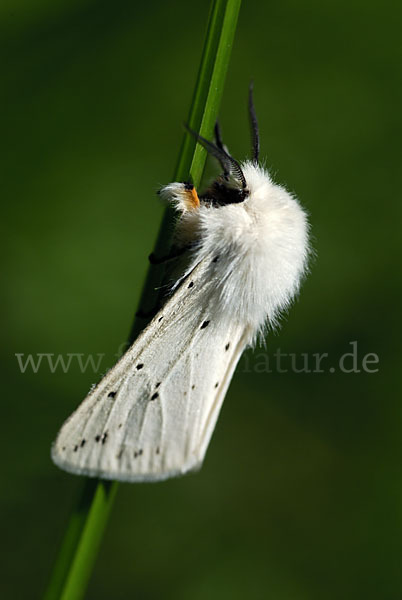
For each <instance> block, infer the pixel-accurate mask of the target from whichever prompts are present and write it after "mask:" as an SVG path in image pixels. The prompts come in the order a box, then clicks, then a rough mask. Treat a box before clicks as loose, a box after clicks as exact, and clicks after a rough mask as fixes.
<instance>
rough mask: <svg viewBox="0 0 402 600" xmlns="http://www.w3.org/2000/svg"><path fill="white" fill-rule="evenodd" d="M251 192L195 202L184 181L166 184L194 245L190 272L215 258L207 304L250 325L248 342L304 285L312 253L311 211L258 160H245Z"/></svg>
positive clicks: (184, 239) (182, 242)
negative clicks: (233, 199) (238, 198)
mask: <svg viewBox="0 0 402 600" xmlns="http://www.w3.org/2000/svg"><path fill="white" fill-rule="evenodd" d="M241 169H242V171H243V173H244V176H245V179H246V182H247V189H248V192H249V193H248V196H247V197H246V198H245V200H244V201H243V202H239V203H233V204H226V205H224V206H218V207H216V206H213V205H211V204H210V203H209V202H208V200H207V199H205V198H204V199H203V200H201V203H200V205H199V206H198V207H197V208H194V207H189V205H188V202H186V201H185V198H184V196H185V192H184V185H183V184H180V183H173V184H170V185H168V186H166V187H165V188H163V189H162V191H161V194H162V197H164V198H166V199H168V200H170V201H171V202H172V203H173V204H174V206H175V208H176V209H177V210H178V212H179V214H180V216H179V220H178V224H177V230H176V243H177V244H178V245H179V246H186V245H188V244H189V243H190V244H191V245H192V248H193V249H192V260H191V265H190V268H189V270H188V271H187V272H189V271H190V270H191V269H192V268H194V267H195V265H196V264H198V263H199V262H200V261H203V260H205V261H209V268H208V271H207V274H208V275H207V276H208V278H210V280H213V281H214V285H213V286H206V288H207V289H208V290H209V291H208V297H207V298H205V302H206V303H208V304H209V305H210V306H213V307H214V312H215V313H216V316H217V318H221V319H229V320H235V321H237V322H239V323H241V324H243V325H244V326H245V327H247V328H249V329H250V332H251V333H250V341H251V340H253V339H255V337H256V335H257V334H259V333H262V332H263V331H264V328H265V326H266V325H275V324H276V323H277V320H278V317H279V315H280V314H281V312H282V311H284V310H286V309H287V308H288V306H289V304H290V302H291V301H292V299H293V298H294V296H295V294H296V293H297V292H298V290H299V286H300V281H301V279H302V276H303V274H304V273H305V271H306V268H307V258H308V254H309V245H308V223H307V217H306V213H305V212H304V210H303V209H302V207H301V206H300V204H299V202H298V201H297V199H296V198H295V197H294V196H292V195H291V194H290V193H289V192H287V191H286V190H285V189H284V188H283V187H281V186H280V185H277V184H275V183H274V182H273V181H272V179H271V178H270V176H269V174H268V172H267V171H266V170H265V169H263V168H262V167H260V166H257V165H255V164H254V163H252V162H244V163H242V164H241Z"/></svg>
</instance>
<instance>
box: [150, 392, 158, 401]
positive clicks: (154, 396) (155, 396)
mask: <svg viewBox="0 0 402 600" xmlns="http://www.w3.org/2000/svg"><path fill="white" fill-rule="evenodd" d="M158 397H159V394H158V392H155V393H154V394H152V396H151V400H156V399H157V398H158Z"/></svg>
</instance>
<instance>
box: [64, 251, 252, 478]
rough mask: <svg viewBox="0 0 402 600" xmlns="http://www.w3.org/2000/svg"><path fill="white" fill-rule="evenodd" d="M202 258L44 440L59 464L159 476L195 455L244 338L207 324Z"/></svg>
mask: <svg viewBox="0 0 402 600" xmlns="http://www.w3.org/2000/svg"><path fill="white" fill-rule="evenodd" d="M209 265H210V261H209V260H207V259H204V260H203V261H201V263H199V265H197V267H196V268H195V269H194V270H193V271H192V273H190V275H189V276H188V277H187V278H186V279H185V280H184V281H183V282H182V284H181V285H180V287H178V289H177V290H176V291H175V293H174V294H173V296H172V297H171V298H170V299H169V300H168V301H167V303H166V304H165V305H164V307H163V308H162V310H161V311H160V312H159V313H158V314H157V315H156V316H155V317H154V319H153V320H152V321H151V323H150V324H149V325H148V327H147V328H146V329H145V330H144V331H143V332H142V333H141V334H140V336H139V337H138V338H137V340H136V341H135V342H134V343H133V345H132V346H131V347H130V348H129V349H128V351H127V352H126V353H125V354H124V356H123V357H122V358H121V359H120V360H119V362H118V363H117V364H116V365H115V366H114V367H113V369H111V370H110V371H109V372H108V373H107V374H106V376H105V377H104V378H103V379H102V380H101V381H100V383H99V384H98V385H97V387H96V388H95V389H94V390H93V391H92V392H91V393H90V394H89V395H88V396H87V398H86V399H85V400H84V401H83V402H82V404H81V405H80V406H79V407H78V408H77V410H76V411H75V412H74V413H73V414H72V415H71V417H70V418H69V419H68V420H67V421H66V422H65V423H64V425H63V426H62V428H61V430H60V432H59V435H58V437H57V439H56V441H55V443H54V445H53V447H52V458H53V460H54V462H55V463H56V464H57V465H58V466H59V467H61V468H62V469H65V470H67V471H70V472H73V473H78V474H84V475H89V476H94V477H101V478H105V479H117V480H121V481H151V480H155V481H156V480H161V479H166V478H168V477H172V476H175V475H180V474H183V473H185V472H187V471H189V470H192V469H195V468H197V467H199V466H200V465H201V463H202V461H203V458H204V455H205V452H206V449H207V447H208V444H209V440H210V438H211V435H212V432H213V430H214V427H215V423H216V420H217V418H218V415H219V411H220V408H221V405H222V402H223V399H224V396H225V393H226V390H227V388H228V386H229V383H230V380H231V377H232V374H233V371H234V369H235V367H236V364H237V362H238V360H239V358H240V356H241V353H242V351H243V349H244V347H245V345H246V344H247V342H248V339H249V332H248V331H247V330H246V328H245V327H244V326H242V325H240V324H234V323H230V322H229V323H228V322H226V323H224V322H222V321H218V320H217V321H216V322H215V321H214V310H213V308H214V307H213V306H211V302H210V301H209V299H210V298H211V297H212V292H213V286H215V285H216V282H214V280H213V278H211V277H209V276H208V277H206V276H205V275H206V272H207V270H208V267H209Z"/></svg>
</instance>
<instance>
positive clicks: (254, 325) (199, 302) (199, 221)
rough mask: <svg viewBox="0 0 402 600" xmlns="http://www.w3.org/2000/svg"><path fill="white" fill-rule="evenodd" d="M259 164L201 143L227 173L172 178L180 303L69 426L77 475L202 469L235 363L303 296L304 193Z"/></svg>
mask: <svg viewBox="0 0 402 600" xmlns="http://www.w3.org/2000/svg"><path fill="white" fill-rule="evenodd" d="M250 116H251V122H252V137H253V159H252V161H246V162H244V163H241V164H239V163H238V162H237V161H235V160H234V159H233V158H232V157H231V156H230V154H229V153H228V151H227V149H226V147H225V146H224V145H223V144H222V141H221V138H220V133H219V129H218V127H216V128H215V134H216V144H213V143H211V142H208V141H207V140H205V139H204V138H201V137H200V136H196V137H197V138H198V141H199V142H200V143H201V144H203V145H204V146H205V147H206V148H207V150H208V151H209V152H211V153H212V154H213V155H215V156H216V157H217V158H218V160H219V161H220V163H221V165H222V167H223V175H222V176H221V177H219V178H218V179H217V180H216V181H215V182H214V183H213V184H212V186H211V187H210V188H209V190H208V191H207V192H206V193H205V194H204V195H203V196H200V197H198V195H197V192H196V190H195V189H194V187H193V186H192V185H189V184H183V183H171V184H170V185H167V186H166V187H164V188H163V189H162V190H161V196H162V198H163V199H165V200H167V201H168V202H172V203H173V204H174V206H175V208H176V210H177V212H178V223H177V230H176V240H175V243H176V246H177V247H178V248H187V249H188V248H190V249H189V250H188V252H187V255H188V256H189V262H187V266H186V268H185V270H184V272H182V274H181V277H179V279H178V281H177V282H176V283H175V284H174V286H173V288H172V293H171V295H170V298H169V299H168V300H167V301H166V303H165V304H164V305H163V307H162V308H161V310H160V311H159V312H158V314H157V315H156V316H155V317H154V318H153V320H152V321H151V323H150V324H149V325H148V326H147V327H146V329H145V330H144V331H143V332H142V333H141V334H140V336H139V337H138V338H137V340H136V341H135V342H134V343H133V344H132V346H131V347H130V348H129V349H128V350H127V352H126V353H125V354H124V356H123V357H122V358H121V359H120V360H119V362H118V363H117V364H116V365H115V367H114V368H113V369H111V370H110V371H109V372H108V373H107V375H106V376H105V377H104V378H103V379H102V380H101V382H100V383H99V384H98V385H97V386H96V388H95V389H94V390H92V391H91V392H90V393H89V395H88V396H87V398H86V399H85V400H84V401H83V402H82V404H81V405H80V406H79V407H78V408H77V410H76V411H75V412H74V413H73V414H72V415H71V416H70V418H69V419H68V420H67V421H66V422H65V423H64V425H63V427H62V428H61V431H60V432H59V435H58V437H57V439H56V441H55V443H54V445H53V447H52V458H53V460H54V462H55V463H56V464H57V465H58V466H59V467H61V468H62V469H65V470H66V471H69V472H71V473H78V474H83V475H89V476H93V477H101V478H105V479H117V480H121V481H156V480H162V479H166V478H168V477H173V476H176V475H182V474H184V473H186V472H187V471H190V470H194V469H197V468H199V467H200V466H201V464H202V461H203V459H204V456H205V452H206V450H207V447H208V444H209V441H210V438H211V435H212V433H213V430H214V427H215V423H216V420H217V418H218V415H219V411H220V408H221V406H222V402H223V399H224V397H225V394H226V391H227V388H228V386H229V384H230V380H231V378H232V375H233V372H234V370H235V368H236V364H237V362H238V360H239V358H240V356H241V354H242V352H243V350H244V349H245V347H246V346H248V345H250V344H253V343H254V342H255V340H256V338H257V337H258V335H259V334H262V333H263V332H264V330H265V329H266V326H267V325H269V324H275V323H276V322H277V319H278V316H279V315H280V313H281V312H282V311H283V310H285V309H287V307H288V306H289V303H290V302H291V300H292V298H293V297H294V295H295V294H296V293H297V291H298V289H299V285H300V281H301V278H302V276H303V274H304V273H305V270H306V263H307V257H308V253H309V250H308V224H307V219H306V214H305V212H304V211H303V209H302V208H301V207H300V204H299V203H298V201H297V200H296V198H295V197H294V196H292V195H291V194H289V193H288V192H287V191H286V190H285V189H284V188H283V187H281V186H279V185H277V184H275V183H274V182H273V181H272V179H271V177H270V175H269V174H268V172H267V171H266V170H265V169H264V168H263V167H262V166H260V164H259V163H258V154H259V138H258V127H257V121H256V117H255V112H254V107H253V101H252V94H251V91H250Z"/></svg>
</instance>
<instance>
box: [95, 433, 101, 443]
mask: <svg viewBox="0 0 402 600" xmlns="http://www.w3.org/2000/svg"><path fill="white" fill-rule="evenodd" d="M100 439H101V436H100V435H99V434H98V435H96V436H95V442H99V440H100Z"/></svg>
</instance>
